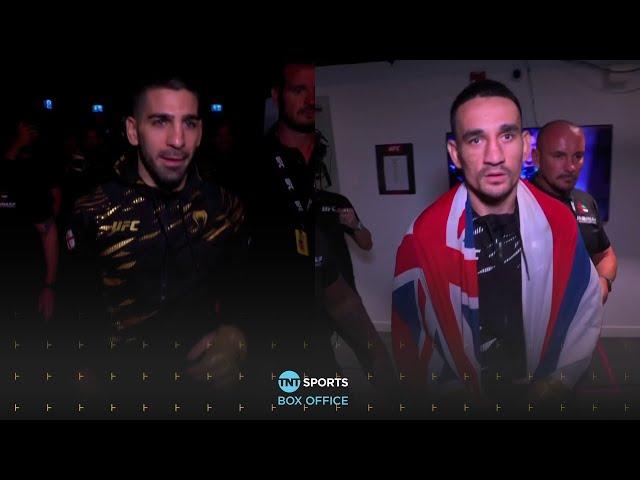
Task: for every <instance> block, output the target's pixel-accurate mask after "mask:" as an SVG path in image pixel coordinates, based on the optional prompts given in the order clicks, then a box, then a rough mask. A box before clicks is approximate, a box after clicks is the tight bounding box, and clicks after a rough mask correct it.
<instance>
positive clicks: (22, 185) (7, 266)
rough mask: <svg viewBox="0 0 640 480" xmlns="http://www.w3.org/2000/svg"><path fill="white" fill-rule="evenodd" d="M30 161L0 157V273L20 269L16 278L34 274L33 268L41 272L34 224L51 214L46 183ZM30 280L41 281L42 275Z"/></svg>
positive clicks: (38, 238) (40, 258)
mask: <svg viewBox="0 0 640 480" xmlns="http://www.w3.org/2000/svg"><path fill="white" fill-rule="evenodd" d="M30 165H31V163H25V162H24V161H21V160H6V159H3V160H0V261H1V263H2V268H1V269H0V270H1V271H2V272H1V273H0V276H1V277H6V276H10V275H12V273H13V272H24V273H23V274H22V273H21V274H20V275H19V276H18V278H16V279H17V280H19V279H24V280H29V278H25V276H26V275H29V276H31V277H33V276H37V275H38V272H35V271H34V270H37V269H42V271H43V272H44V263H43V258H44V257H43V253H42V243H41V240H40V236H39V234H38V232H37V230H36V229H35V226H34V224H37V223H43V222H45V221H46V220H48V219H50V218H52V215H53V213H52V198H51V194H50V192H49V190H48V188H47V186H46V183H45V182H44V181H43V180H41V179H39V178H38V176H37V172H34V171H33V168H31V167H30ZM33 280H34V281H35V282H42V280H43V278H41V277H39V276H38V277H37V278H33Z"/></svg>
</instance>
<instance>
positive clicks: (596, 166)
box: [445, 125, 613, 222]
mask: <svg viewBox="0 0 640 480" xmlns="http://www.w3.org/2000/svg"><path fill="white" fill-rule="evenodd" d="M582 129H583V131H584V136H585V140H586V151H585V155H584V166H583V167H582V171H581V172H580V178H579V179H578V183H577V184H576V187H577V188H579V189H581V190H585V191H587V192H589V193H590V194H591V195H592V196H593V198H595V200H596V202H597V203H598V209H599V210H600V216H601V217H602V220H603V221H605V222H606V221H607V220H609V192H610V187H611V146H612V140H613V125H584V126H582ZM524 130H527V131H529V133H530V134H531V149H532V150H533V149H534V148H535V147H536V141H537V138H538V131H539V128H524ZM450 139H453V134H452V133H450V132H449V133H447V135H446V140H447V141H448V140H450ZM445 145H446V143H445ZM447 164H448V170H449V187H453V186H454V185H456V184H457V183H459V182H461V181H462V180H463V174H462V171H461V170H459V169H457V168H456V166H455V165H454V164H453V162H452V160H451V157H450V156H449V152H448V151H447ZM537 170H538V169H537V167H536V166H535V164H534V163H533V159H532V158H531V155H529V158H527V159H526V160H525V162H524V163H523V164H522V172H521V174H520V176H521V178H524V179H531V177H533V175H534V174H535V173H536V172H537Z"/></svg>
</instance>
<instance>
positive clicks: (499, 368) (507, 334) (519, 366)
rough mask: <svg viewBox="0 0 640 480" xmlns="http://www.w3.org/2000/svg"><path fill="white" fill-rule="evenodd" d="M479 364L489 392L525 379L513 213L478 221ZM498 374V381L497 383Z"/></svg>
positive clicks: (517, 244)
mask: <svg viewBox="0 0 640 480" xmlns="http://www.w3.org/2000/svg"><path fill="white" fill-rule="evenodd" d="M473 227H474V241H475V248H476V249H477V250H478V266H477V268H478V287H479V305H480V363H481V366H482V378H483V384H484V385H485V388H486V389H487V391H491V390H492V387H496V386H497V385H498V386H499V385H504V384H508V383H509V382H510V381H513V380H518V379H521V378H523V377H526V374H527V372H526V365H527V361H526V348H525V338H524V329H523V316H522V276H521V265H522V262H521V254H522V241H521V237H520V222H519V219H518V215H517V213H513V214H506V215H485V216H483V217H479V216H477V214H475V212H474V220H473ZM497 373H499V374H500V376H501V378H502V380H501V382H497V381H496V374H497Z"/></svg>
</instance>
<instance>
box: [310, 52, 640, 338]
mask: <svg viewBox="0 0 640 480" xmlns="http://www.w3.org/2000/svg"><path fill="white" fill-rule="evenodd" d="M638 64H640V61H638V62H637V63H636V65H638ZM529 65H530V67H531V80H532V85H533V92H534V95H535V110H536V112H537V115H536V116H537V120H538V122H536V121H535V118H534V115H533V107H532V95H531V89H530V86H529V79H528V76H527V71H526V64H525V62H524V61H521V60H513V61H503V60H500V61H482V60H469V61H398V62H395V63H394V64H393V65H390V64H389V63H386V62H384V63H368V64H359V65H339V66H330V67H320V68H318V69H317V71H316V81H317V87H316V88H317V94H318V95H319V96H327V97H329V101H330V107H331V123H332V126H333V137H334V141H335V155H336V162H337V168H338V174H339V177H340V187H341V188H340V190H341V192H342V193H343V194H345V195H346V196H348V197H349V198H350V199H351V201H352V203H353V204H354V206H355V207H356V209H357V211H358V213H359V215H360V217H361V219H362V220H363V223H364V224H365V225H367V227H368V228H369V229H370V230H371V231H372V233H373V237H374V249H373V250H372V252H369V253H363V252H361V251H359V250H358V249H357V247H354V245H353V243H351V244H350V246H351V247H352V249H351V252H352V257H353V261H354V269H355V274H356V282H357V284H358V290H359V291H360V293H361V295H362V297H363V300H364V302H365V305H366V306H367V309H368V311H369V313H370V315H371V318H372V319H373V321H374V323H375V324H376V326H377V327H378V328H379V329H380V330H389V327H390V316H391V289H392V278H393V269H394V261H395V253H396V249H397V247H398V245H399V243H400V240H401V238H402V235H403V234H404V232H405V230H406V228H407V227H408V225H409V224H410V222H411V221H412V220H413V219H414V218H415V217H416V215H418V214H419V213H420V212H421V211H422V210H423V209H424V208H425V207H426V206H427V205H428V204H430V203H431V202H433V201H434V200H435V199H436V198H437V197H438V196H440V195H441V194H442V193H444V192H445V191H446V189H447V188H448V178H447V169H446V151H445V140H444V138H445V133H446V132H447V131H449V130H450V128H449V108H450V105H451V102H452V101H453V99H454V98H455V96H456V95H457V94H458V93H459V92H460V91H461V90H462V89H463V88H464V87H465V86H466V85H467V84H468V82H469V73H470V72H471V71H486V72H487V76H488V77H489V78H492V79H495V80H499V81H502V82H504V83H505V84H506V85H507V86H509V87H510V88H511V89H512V90H513V92H514V93H515V94H516V96H517V97H518V98H519V99H520V102H521V104H522V109H523V125H524V126H536V124H537V123H538V124H539V125H542V124H544V123H546V122H547V121H549V120H553V119H555V118H566V119H569V120H572V121H575V122H576V123H578V124H613V126H614V129H613V161H612V175H611V204H610V220H609V222H608V224H607V225H606V230H607V234H608V235H609V238H610V239H611V242H612V244H613V246H614V248H615V250H616V253H617V254H618V259H619V273H618V279H617V281H616V282H615V284H614V291H613V293H612V294H611V296H610V297H609V302H608V303H607V305H606V311H605V324H604V325H605V326H604V332H603V334H604V335H608V336H640V313H638V312H639V311H640V303H638V299H639V297H640V223H639V220H638V212H639V211H640V120H638V116H639V115H640V91H636V92H630V93H613V92H614V90H611V89H610V88H609V89H605V88H604V84H605V82H604V74H603V73H602V72H600V71H597V70H596V69H593V68H590V67H587V66H584V65H578V64H572V63H567V62H562V61H531V62H529ZM515 68H519V69H521V70H522V73H523V75H522V77H521V79H520V80H513V79H512V77H511V72H512V71H513V70H514V69H515ZM622 78H623V80H625V81H626V82H627V83H626V85H625V89H633V88H638V87H640V73H629V74H625V75H623V77H622ZM387 143H413V147H414V162H415V174H416V194H415V195H400V196H397V195H382V196H381V195H379V194H378V184H377V173H376V159H375V145H377V144H387Z"/></svg>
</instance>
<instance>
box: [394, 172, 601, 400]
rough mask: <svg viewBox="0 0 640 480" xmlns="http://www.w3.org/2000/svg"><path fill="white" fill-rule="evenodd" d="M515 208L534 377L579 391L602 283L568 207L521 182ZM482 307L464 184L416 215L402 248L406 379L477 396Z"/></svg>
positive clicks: (399, 276) (596, 328)
mask: <svg viewBox="0 0 640 480" xmlns="http://www.w3.org/2000/svg"><path fill="white" fill-rule="evenodd" d="M517 199H518V208H519V217H520V233H521V237H522V248H523V250H524V255H525V258H526V266H527V268H522V312H523V322H524V334H525V343H526V353H527V368H528V370H529V372H530V375H529V377H530V379H531V380H532V381H533V380H536V379H538V378H546V377H549V376H553V377H554V378H556V379H558V380H560V381H562V382H563V383H565V384H566V385H567V386H573V384H574V383H575V382H576V381H577V380H578V378H579V377H580V375H581V374H582V373H583V372H584V370H585V369H586V368H587V367H588V365H589V362H590V359H591V356H592V354H593V351H594V349H595V346H596V343H597V341H598V337H599V336H600V328H601V324H602V298H601V292H600V285H599V281H598V274H597V272H596V270H595V267H594V266H593V264H592V263H591V260H590V259H589V256H588V254H587V251H586V249H585V246H584V243H583V241H582V238H581V237H580V233H579V231H578V225H577V223H576V221H575V218H574V217H573V215H572V214H571V212H570V211H569V210H568V209H567V208H566V207H565V206H564V205H563V204H562V203H560V202H558V201H557V200H555V199H553V198H551V197H549V196H548V195H545V194H544V193H542V192H540V191H539V190H537V189H536V188H534V187H531V186H530V184H529V183H528V182H525V181H520V182H519V184H518V186H517ZM524 263H525V262H523V267H524V266H525V265H524ZM496 288H500V287H499V286H498V285H497V286H496ZM480 301H481V300H480V299H479V298H478V273H477V251H476V249H475V247H474V239H473V217H472V210H471V208H470V205H469V203H468V195H467V189H466V187H465V186H464V185H459V186H457V187H455V188H453V189H452V190H450V191H449V192H447V193H446V194H445V195H443V196H442V197H440V198H439V199H438V200H437V201H436V202H435V203H434V204H432V205H431V206H429V207H428V208H427V209H426V210H425V211H424V212H422V214H420V216H418V218H417V219H416V220H415V221H414V222H413V224H412V225H411V226H410V228H409V230H408V231H407V233H406V234H405V236H404V237H403V239H402V242H401V244H400V247H399V248H398V253H397V256H396V268H395V279H394V291H393V308H392V320H391V326H392V336H393V349H394V355H395V358H396V362H397V364H398V368H399V370H400V372H402V373H403V374H404V375H405V376H406V377H407V378H408V379H409V381H412V382H417V383H420V384H421V383H423V382H424V384H428V385H439V386H440V387H444V386H447V385H448V386H457V385H461V384H462V383H466V384H470V385H472V386H473V387H474V389H476V390H481V389H482V386H481V376H480V375H479V371H480V364H479V360H478V359H479V339H480V334H479V310H478V308H479V302H480ZM433 379H437V381H436V382H434V381H433Z"/></svg>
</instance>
